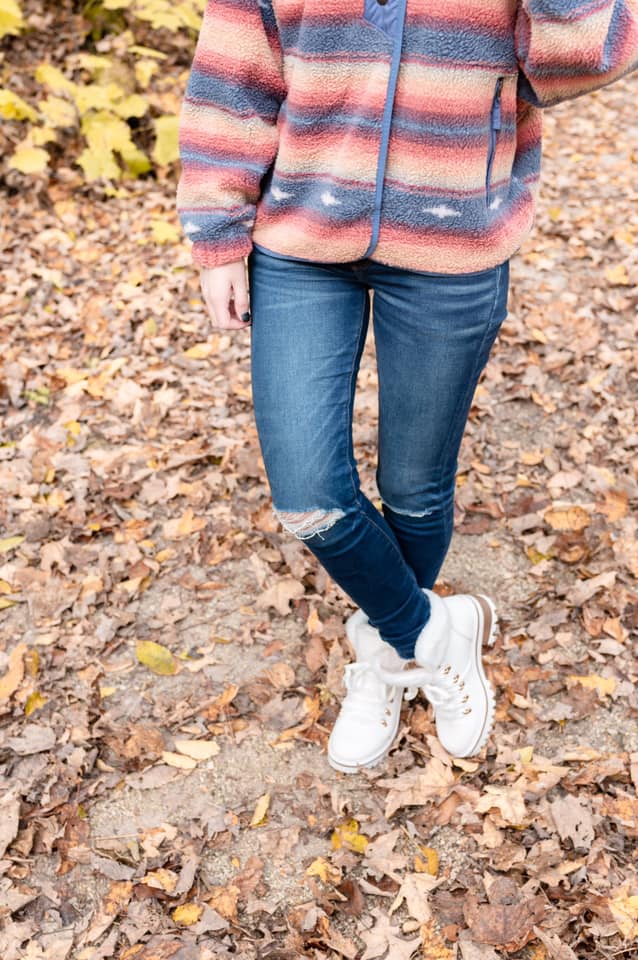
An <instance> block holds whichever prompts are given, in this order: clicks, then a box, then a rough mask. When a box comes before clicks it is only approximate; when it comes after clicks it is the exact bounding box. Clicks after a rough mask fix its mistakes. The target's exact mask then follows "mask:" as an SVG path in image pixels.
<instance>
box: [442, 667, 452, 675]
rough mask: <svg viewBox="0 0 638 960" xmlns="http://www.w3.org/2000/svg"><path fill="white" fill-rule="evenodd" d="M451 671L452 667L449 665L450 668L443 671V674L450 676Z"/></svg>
mask: <svg viewBox="0 0 638 960" xmlns="http://www.w3.org/2000/svg"><path fill="white" fill-rule="evenodd" d="M451 669H452V667H451V666H449V665H448V666H447V667H445V669H444V670H443V673H444V674H448V673H449V672H450V670H451Z"/></svg>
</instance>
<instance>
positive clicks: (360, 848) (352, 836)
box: [332, 820, 368, 853]
mask: <svg viewBox="0 0 638 960" xmlns="http://www.w3.org/2000/svg"><path fill="white" fill-rule="evenodd" d="M367 846H368V838H367V837H366V836H364V835H363V834H362V833H359V824H358V823H357V821H356V820H346V821H345V822H344V823H340V824H339V825H338V826H337V828H336V829H335V830H334V831H333V833H332V849H333V850H340V849H341V848H342V847H347V848H348V849H349V850H353V851H354V852H355V853H364V852H365V849H366V847H367Z"/></svg>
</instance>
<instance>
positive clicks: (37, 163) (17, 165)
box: [9, 144, 49, 173]
mask: <svg viewBox="0 0 638 960" xmlns="http://www.w3.org/2000/svg"><path fill="white" fill-rule="evenodd" d="M48 163H49V154H48V153H47V151H46V150H44V149H43V148H42V147H32V146H29V144H21V145H20V146H19V147H18V148H17V150H15V151H14V153H12V154H11V156H10V157H9V166H10V167H11V168H12V169H13V170H19V171H20V173H42V171H43V170H46V168H47V166H48Z"/></svg>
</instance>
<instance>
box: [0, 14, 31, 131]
mask: <svg viewBox="0 0 638 960" xmlns="http://www.w3.org/2000/svg"><path fill="white" fill-rule="evenodd" d="M0 36H2V12H1V4H0ZM0 117H3V118H4V119H5V120H29V121H30V122H31V123H36V122H37V119H38V113H37V110H34V109H33V107H31V106H30V105H29V104H28V103H27V101H26V100H23V99H22V97H19V96H18V94H17V93H14V92H13V90H0Z"/></svg>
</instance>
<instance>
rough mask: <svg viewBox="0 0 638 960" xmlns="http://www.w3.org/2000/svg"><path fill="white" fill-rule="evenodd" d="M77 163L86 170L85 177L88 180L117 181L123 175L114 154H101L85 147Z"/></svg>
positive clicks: (104, 152)
mask: <svg viewBox="0 0 638 960" xmlns="http://www.w3.org/2000/svg"><path fill="white" fill-rule="evenodd" d="M76 163H78V164H79V166H81V167H82V169H83V170H84V176H85V177H86V179H87V180H89V181H91V180H100V179H104V180H117V179H119V177H120V176H121V175H122V171H121V170H120V167H119V166H118V164H117V163H116V161H115V156H114V155H113V153H109V152H108V151H106V150H103V151H102V152H100V151H99V150H93V149H90V148H89V147H85V149H84V150H82V151H81V152H80V153H79V154H78V156H77V158H76Z"/></svg>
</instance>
